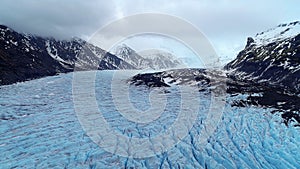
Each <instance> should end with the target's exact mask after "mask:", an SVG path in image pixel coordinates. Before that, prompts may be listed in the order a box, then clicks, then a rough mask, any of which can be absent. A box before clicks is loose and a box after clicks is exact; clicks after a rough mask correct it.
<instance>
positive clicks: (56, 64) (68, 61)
mask: <svg viewBox="0 0 300 169" xmlns="http://www.w3.org/2000/svg"><path fill="white" fill-rule="evenodd" d="M157 55H159V56H161V57H160V58H158V57H156V58H153V59H149V58H143V57H142V56H140V55H139V54H137V53H136V52H135V51H134V50H133V49H131V48H129V47H128V46H125V45H122V46H120V47H119V48H118V52H117V53H116V55H114V54H111V53H109V52H107V51H105V50H104V49H101V48H99V47H97V46H95V45H93V44H90V43H88V42H86V41H84V40H82V39H79V38H73V39H71V40H56V39H53V38H43V37H39V36H34V35H28V34H21V33H18V32H16V31H14V30H12V29H11V28H8V27H6V26H3V25H0V72H1V73H0V85H7V84H12V83H15V82H21V81H25V80H30V79H35V78H39V77H44V76H51V75H56V74H58V73H66V72H71V71H74V69H76V70H105V69H106V70H116V69H144V68H153V69H156V68H172V67H173V66H175V65H176V64H177V62H175V63H172V61H170V58H169V56H166V57H165V58H164V56H163V55H165V54H158V53H157ZM153 65H161V66H158V67H154V66H153Z"/></svg>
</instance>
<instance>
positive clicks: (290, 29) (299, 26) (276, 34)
mask: <svg viewBox="0 0 300 169" xmlns="http://www.w3.org/2000/svg"><path fill="white" fill-rule="evenodd" d="M299 33H300V22H299V21H296V22H292V23H289V24H281V25H278V26H277V27H276V28H272V29H269V30H267V31H265V32H261V33H258V34H257V35H256V36H255V37H254V41H255V44H256V45H257V46H263V45H266V44H269V43H272V42H276V41H280V40H284V39H287V38H292V37H294V36H296V35H298V34H299Z"/></svg>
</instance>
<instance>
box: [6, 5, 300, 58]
mask: <svg viewBox="0 0 300 169" xmlns="http://www.w3.org/2000/svg"><path fill="white" fill-rule="evenodd" d="M299 6H300V1H299V0H264V1H261V0H172V1H170V0H169V1H168V0H151V1H149V0H139V1H134V0H126V1H125V0H111V1H105V0H42V1H41V0H1V1H0V24H4V25H7V26H9V27H11V28H13V29H15V30H16V31H18V32H24V33H31V34H36V35H39V36H47V37H49V36H52V37H55V38H58V39H68V38H70V37H80V38H83V39H85V40H88V39H89V38H91V37H92V36H93V35H94V34H95V32H96V31H97V30H99V29H101V28H102V27H104V26H105V25H107V24H109V23H111V22H113V21H115V20H117V19H121V18H122V17H126V16H130V15H133V14H140V13H145V12H154V13H163V14H169V15H173V16H177V17H179V18H181V19H184V20H186V21H187V22H189V23H191V24H193V25H194V26H196V27H197V28H198V29H199V30H201V32H202V33H203V34H204V35H205V36H206V37H207V39H208V40H209V41H210V42H211V44H212V45H213V47H214V48H215V50H216V52H217V53H218V55H219V56H220V57H221V58H222V59H223V60H228V59H232V58H234V57H235V56H236V54H237V52H238V51H240V50H241V49H243V47H244V46H245V43H246V39H247V37H249V36H254V35H255V34H256V33H259V32H262V31H264V30H267V29H269V28H272V27H275V26H277V25H278V24H281V23H288V22H291V21H295V20H299V19H300V12H298V11H299Z"/></svg>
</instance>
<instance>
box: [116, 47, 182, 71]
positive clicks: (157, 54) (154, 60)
mask: <svg viewBox="0 0 300 169" xmlns="http://www.w3.org/2000/svg"><path fill="white" fill-rule="evenodd" d="M113 53H114V54H115V55H116V56H118V57H120V58H121V59H123V60H125V61H126V62H128V63H130V64H131V65H133V66H135V67H136V68H138V69H153V70H159V69H168V68H175V67H178V66H180V65H182V63H181V62H180V61H179V60H178V59H176V57H175V56H173V55H172V54H171V53H168V52H165V51H161V50H154V49H153V50H146V51H142V52H140V53H138V52H136V51H135V50H133V49H132V48H130V47H129V46H127V45H125V44H122V45H120V46H117V47H116V48H115V50H114V52H113Z"/></svg>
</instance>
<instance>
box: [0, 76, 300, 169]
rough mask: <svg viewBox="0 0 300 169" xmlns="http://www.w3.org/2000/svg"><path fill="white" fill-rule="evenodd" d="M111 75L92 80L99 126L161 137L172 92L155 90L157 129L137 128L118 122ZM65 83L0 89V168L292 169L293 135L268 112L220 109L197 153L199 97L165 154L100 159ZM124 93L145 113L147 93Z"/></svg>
mask: <svg viewBox="0 0 300 169" xmlns="http://www.w3.org/2000/svg"><path fill="white" fill-rule="evenodd" d="M112 75H113V71H101V72H98V75H97V81H96V89H95V92H96V97H97V100H98V104H99V108H100V109H101V111H102V112H103V115H104V117H105V119H106V120H107V122H108V123H109V124H110V125H111V127H112V128H114V129H115V130H116V131H117V132H119V133H122V134H124V135H125V136H128V137H147V136H148V135H149V133H151V135H156V134H158V133H160V132H164V130H165V129H166V128H168V126H170V125H171V124H172V123H173V122H174V121H175V119H176V115H177V111H178V108H179V107H178V105H179V104H178V103H179V102H180V99H179V98H178V95H177V94H178V93H177V92H176V89H174V88H168V89H166V90H168V92H165V89H161V90H162V92H161V93H160V94H164V95H166V97H167V98H168V102H167V104H168V105H169V107H170V108H169V109H168V110H166V111H165V112H164V113H162V114H161V117H159V119H157V121H154V122H152V123H149V124H148V125H137V124H134V123H133V122H130V121H128V120H126V119H124V117H122V116H121V115H120V113H118V112H117V111H115V107H114V106H113V104H112V101H111V96H110V94H111V90H110V89H111V85H110V80H111V78H112ZM72 76H73V74H72V73H71V74H62V75H59V76H54V77H47V78H42V79H38V80H33V81H29V82H24V83H19V84H14V85H8V86H1V87H0V157H1V158H0V168H130V167H132V168H206V167H207V168H300V153H299V152H300V135H299V134H300V131H299V128H295V127H287V126H285V125H284V124H283V123H282V119H281V117H280V116H279V115H277V114H271V113H270V112H271V110H269V109H263V108H257V107H242V108H238V107H231V106H230V104H226V107H225V109H224V113H223V116H222V118H221V121H220V123H219V124H218V125H217V129H216V131H215V133H214V134H213V135H212V136H211V137H210V138H209V139H208V140H207V145H206V146H205V147H202V146H199V145H198V144H197V137H196V136H197V135H198V133H199V132H200V131H201V130H202V129H203V127H204V126H203V121H204V120H206V113H207V108H208V106H209V104H210V102H209V98H210V95H209V94H207V93H206V94H205V93H200V97H201V99H200V103H195V104H200V105H201V106H200V109H199V116H198V119H197V122H196V123H195V124H194V126H193V128H192V130H191V131H190V132H189V134H188V136H187V137H185V138H184V139H183V140H182V141H181V142H180V143H179V144H177V145H176V146H175V147H173V148H172V149H170V150H169V151H167V152H165V153H163V154H160V155H156V156H154V157H150V158H143V159H131V158H125V157H120V156H117V155H114V154H112V153H108V152H106V151H104V150H103V149H102V148H100V147H99V146H98V145H97V144H95V143H94V142H93V141H92V140H91V139H90V138H89V137H88V136H87V135H86V134H85V132H84V131H83V129H82V127H81V126H80V124H79V122H78V119H77V117H76V113H75V111H74V107H73V102H72ZM124 83H126V82H125V81H124ZM120 85H122V84H121V83H120ZM130 90H131V92H130V98H131V99H132V102H133V104H134V105H136V107H137V108H142V109H147V108H148V107H149V106H150V104H149V100H148V94H149V91H148V90H149V89H148V88H143V87H137V88H134V87H132V88H131V89H130ZM237 97H242V96H237ZM232 99H234V98H232V97H228V98H227V102H228V103H230V102H231V101H232Z"/></svg>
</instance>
